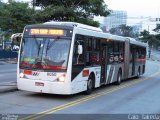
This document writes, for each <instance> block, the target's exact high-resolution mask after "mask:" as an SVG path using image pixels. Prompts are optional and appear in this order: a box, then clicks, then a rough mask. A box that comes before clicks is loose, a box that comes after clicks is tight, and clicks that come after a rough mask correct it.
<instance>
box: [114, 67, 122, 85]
mask: <svg viewBox="0 0 160 120" xmlns="http://www.w3.org/2000/svg"><path fill="white" fill-rule="evenodd" d="M121 81H122V72H121V70H119V71H118V75H117V81H116V82H115V84H116V85H120V84H121Z"/></svg>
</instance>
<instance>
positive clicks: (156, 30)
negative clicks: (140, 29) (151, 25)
mask: <svg viewBox="0 0 160 120" xmlns="http://www.w3.org/2000/svg"><path fill="white" fill-rule="evenodd" d="M154 31H155V32H160V24H157V26H156V28H155V29H154Z"/></svg>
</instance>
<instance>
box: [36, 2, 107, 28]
mask: <svg viewBox="0 0 160 120" xmlns="http://www.w3.org/2000/svg"><path fill="white" fill-rule="evenodd" d="M34 5H36V6H41V7H42V10H41V11H39V20H41V21H43V22H46V21H50V20H55V21H74V22H79V23H84V24H89V25H92V26H96V27H98V26H99V23H98V22H96V21H93V20H92V18H93V16H94V15H96V16H98V15H100V16H107V15H108V14H109V13H110V10H108V9H107V5H106V4H105V3H104V1H103V0H36V1H35V2H34Z"/></svg>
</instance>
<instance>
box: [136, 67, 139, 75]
mask: <svg viewBox="0 0 160 120" xmlns="http://www.w3.org/2000/svg"><path fill="white" fill-rule="evenodd" d="M136 77H137V78H139V77H140V67H139V68H138V72H137V76H136Z"/></svg>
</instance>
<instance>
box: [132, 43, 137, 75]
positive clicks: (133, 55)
mask: <svg viewBox="0 0 160 120" xmlns="http://www.w3.org/2000/svg"><path fill="white" fill-rule="evenodd" d="M131 54H132V60H131V61H132V63H131V64H132V76H133V75H135V57H136V49H135V48H134V47H133V46H132V47H131Z"/></svg>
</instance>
